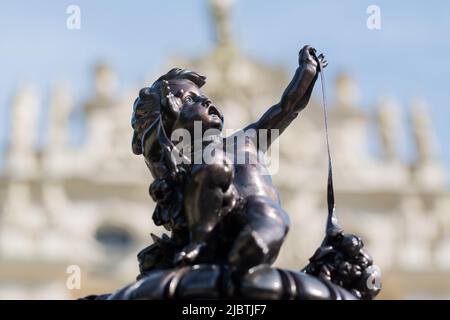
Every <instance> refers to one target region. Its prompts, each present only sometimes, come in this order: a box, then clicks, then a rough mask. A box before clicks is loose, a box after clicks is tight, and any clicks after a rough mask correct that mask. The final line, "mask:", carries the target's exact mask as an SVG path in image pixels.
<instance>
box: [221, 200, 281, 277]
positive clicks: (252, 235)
mask: <svg viewBox="0 0 450 320" xmlns="http://www.w3.org/2000/svg"><path fill="white" fill-rule="evenodd" d="M243 218H244V219H245V220H246V225H245V227H244V228H243V230H242V231H241V233H240V234H239V236H238V237H237V239H236V240H235V241H234V245H233V248H232V250H231V252H230V254H229V263H230V265H231V267H232V269H233V270H234V271H235V272H238V273H244V272H246V271H247V270H248V269H250V268H251V267H253V266H256V265H259V264H269V265H270V264H272V263H273V262H274V261H275V259H276V258H277V256H278V252H279V251H280V248H281V245H282V243H283V240H284V238H285V237H286V234H287V232H288V230H289V217H288V215H287V213H286V212H285V211H284V210H283V209H282V208H281V206H280V204H279V203H277V202H275V201H273V200H272V199H271V198H269V197H265V196H250V197H247V198H246V207H245V213H244V217H243Z"/></svg>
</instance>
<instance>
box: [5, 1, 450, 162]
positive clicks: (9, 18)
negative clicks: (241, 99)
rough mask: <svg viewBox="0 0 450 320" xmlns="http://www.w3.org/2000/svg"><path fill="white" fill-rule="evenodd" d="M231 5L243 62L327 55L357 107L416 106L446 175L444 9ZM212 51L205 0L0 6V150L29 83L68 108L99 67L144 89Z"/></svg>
mask: <svg viewBox="0 0 450 320" xmlns="http://www.w3.org/2000/svg"><path fill="white" fill-rule="evenodd" d="M234 2H235V4H234V15H233V32H234V36H235V38H236V40H237V42H238V43H239V46H240V49H241V51H242V52H244V53H245V54H247V55H249V56H252V57H255V58H257V59H259V60H262V61H264V62H268V63H273V64H281V65H284V66H285V67H286V68H288V69H289V70H294V68H295V66H296V54H297V51H298V49H299V48H301V47H302V46H303V44H306V43H308V44H312V45H314V46H315V47H317V48H318V49H319V50H320V51H323V52H325V53H326V55H327V57H328V60H329V61H330V66H329V68H328V71H327V73H328V79H329V82H331V79H332V78H333V76H334V75H335V74H336V73H337V72H339V71H341V70H346V71H349V72H350V73H351V74H352V75H353V76H354V77H355V78H356V80H357V81H358V84H359V86H360V89H361V102H362V105H363V107H365V108H372V107H373V105H374V103H375V102H376V100H377V98H378V97H379V96H380V94H389V95H392V96H393V97H395V98H396V99H397V100H398V102H399V103H400V104H401V106H402V108H403V110H406V107H407V105H408V102H409V101H410V100H411V98H413V97H416V96H419V97H424V98H425V99H426V100H427V101H428V102H429V105H430V112H431V116H432V120H433V122H434V125H435V127H436V131H437V135H438V139H439V143H440V146H441V154H442V157H443V159H444V161H445V164H446V165H447V167H448V168H450V148H448V142H447V141H449V140H450V129H448V124H447V122H448V121H449V120H450V111H449V108H450V93H449V79H448V78H449V76H450V58H449V57H450V42H449V40H448V39H449V35H450V2H445V1H437V0H434V1H433V0H429V1H417V2H414V3H411V2H408V3H407V2H406V1H402V2H400V1H395V2H394V1H376V0H374V1H361V0H359V1H358V0H347V1H294V0H291V1H288V0H284V1H264V2H263V1H257V0H241V1H238V0H235V1H234ZM70 4H76V5H78V6H80V8H81V30H68V29H67V28H66V19H67V17H68V15H67V14H66V8H67V6H69V5H70ZM371 4H375V5H378V6H379V7H380V9H381V30H376V31H371V30H368V29H367V27H366V19H367V17H368V15H367V13H366V8H367V7H368V6H369V5H371ZM212 45H213V32H212V29H211V20H210V17H209V15H208V9H207V1H206V0H192V1H181V0H178V1H170V2H169V1H167V2H163V1H136V0H135V1H121V2H120V3H119V2H118V1H117V2H113V1H103V0H96V1H92V0H91V1H88V0H83V1H75V0H71V1H50V0H41V1H23V0H18V1H9V2H8V3H7V4H5V2H3V3H2V4H1V5H0V70H1V73H0V88H1V90H0V145H3V146H4V145H5V142H6V137H7V135H6V132H7V129H8V126H7V121H6V120H7V116H8V105H9V103H10V101H11V98H12V95H13V92H14V89H15V88H16V87H17V84H18V83H20V82H23V81H25V80H26V81H30V82H32V83H34V84H35V85H36V86H37V88H38V89H39V90H40V93H41V97H42V103H45V102H46V98H47V96H48V89H49V86H50V84H51V83H53V82H55V81H58V80H66V81H68V82H69V83H70V85H71V86H72V92H73V94H74V95H75V98H76V101H82V100H83V99H84V98H85V97H86V95H87V94H88V93H89V89H90V88H91V86H92V82H91V81H92V79H91V67H92V65H93V64H94V63H95V62H96V61H98V60H103V59H105V60H106V61H107V62H109V63H110V64H111V65H112V66H113V68H114V69H115V70H116V71H117V73H118V75H119V77H120V81H121V83H120V84H121V88H125V87H127V86H130V85H132V84H136V83H137V84H139V85H141V86H143V85H144V83H143V81H144V79H148V76H149V75H152V74H154V73H155V72H156V71H157V70H159V67H160V66H161V64H163V63H165V62H166V61H167V59H168V58H169V57H171V56H173V55H181V54H183V55H187V56H199V55H202V54H203V53H205V52H206V51H207V50H208V49H209V48H211V46H212ZM155 76H156V75H155ZM330 85H331V83H329V86H330ZM316 93H319V92H318V91H317V92H316ZM331 94H332V92H331ZM402 116H403V117H404V118H405V119H406V117H407V115H406V113H403V115H402ZM400 144H401V146H400V148H401V150H402V153H403V156H405V157H408V156H410V155H411V154H412V152H411V146H410V145H409V144H408V143H407V142H405V141H401V142H400Z"/></svg>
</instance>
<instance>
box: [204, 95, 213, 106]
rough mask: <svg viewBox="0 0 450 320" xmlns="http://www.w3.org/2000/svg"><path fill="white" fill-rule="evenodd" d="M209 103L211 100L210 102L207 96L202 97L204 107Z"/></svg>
mask: <svg viewBox="0 0 450 320" xmlns="http://www.w3.org/2000/svg"><path fill="white" fill-rule="evenodd" d="M211 103H212V102H211V100H210V99H209V98H208V97H204V98H203V100H202V105H203V106H204V107H209V106H210V105H211Z"/></svg>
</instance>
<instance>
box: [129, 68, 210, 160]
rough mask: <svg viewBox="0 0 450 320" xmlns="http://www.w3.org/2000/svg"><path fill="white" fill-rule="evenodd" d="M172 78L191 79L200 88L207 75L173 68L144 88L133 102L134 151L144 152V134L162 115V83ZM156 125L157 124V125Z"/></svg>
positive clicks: (137, 152) (138, 153)
mask: <svg viewBox="0 0 450 320" xmlns="http://www.w3.org/2000/svg"><path fill="white" fill-rule="evenodd" d="M164 80H167V81H170V80H189V81H191V82H192V83H194V84H195V85H196V86H197V87H198V88H201V87H202V86H203V85H204V84H205V82H206V81H205V80H206V77H204V76H202V75H200V74H198V73H197V72H194V71H190V70H186V69H180V68H173V69H171V70H170V71H169V72H167V73H166V74H164V75H162V76H161V77H159V78H158V79H157V80H156V81H155V82H154V83H153V84H152V85H151V86H150V87H145V88H142V89H141V90H140V91H139V96H138V97H137V98H136V100H135V101H134V104H133V114H132V117H131V126H132V128H133V139H132V149H133V153H135V154H137V155H140V154H142V152H143V150H142V142H141V140H142V135H143V133H144V132H145V130H147V129H148V128H150V127H151V126H152V124H153V123H154V122H155V121H156V120H157V118H158V117H159V115H160V110H161V83H162V82H163V81H164ZM155 127H156V126H155Z"/></svg>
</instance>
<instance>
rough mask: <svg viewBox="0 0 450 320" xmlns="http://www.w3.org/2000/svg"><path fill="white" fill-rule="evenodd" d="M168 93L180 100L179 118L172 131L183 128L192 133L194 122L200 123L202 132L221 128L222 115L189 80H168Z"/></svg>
mask: <svg viewBox="0 0 450 320" xmlns="http://www.w3.org/2000/svg"><path fill="white" fill-rule="evenodd" d="M169 86H170V91H171V92H172V94H173V95H175V96H176V97H178V98H179V99H181V106H180V110H179V116H178V118H177V119H176V120H175V123H174V126H173V129H174V130H175V129H178V128H183V129H187V130H188V131H189V132H191V133H193V132H194V122H195V121H201V122H202V129H203V132H204V131H205V130H207V129H218V130H222V128H223V115H222V112H220V110H219V109H218V108H217V107H216V106H214V105H213V104H212V102H211V100H210V99H209V98H208V97H207V96H205V95H204V94H203V93H202V92H201V91H200V89H199V88H198V87H197V86H196V85H195V84H194V83H192V82H191V81H189V80H170V81H169Z"/></svg>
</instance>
